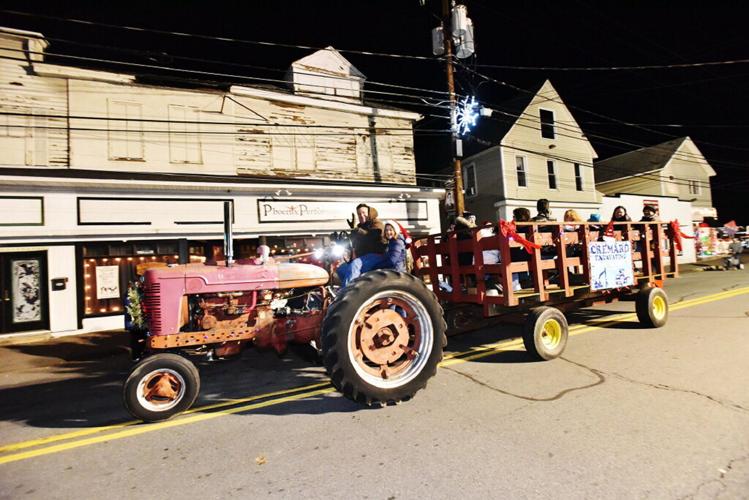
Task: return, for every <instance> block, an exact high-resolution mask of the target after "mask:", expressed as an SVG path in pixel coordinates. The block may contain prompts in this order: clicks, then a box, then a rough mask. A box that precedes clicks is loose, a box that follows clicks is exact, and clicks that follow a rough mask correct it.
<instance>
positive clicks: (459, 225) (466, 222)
mask: <svg viewBox="0 0 749 500" xmlns="http://www.w3.org/2000/svg"><path fill="white" fill-rule="evenodd" d="M475 227H476V216H475V215H473V214H472V213H471V212H463V215H462V217H456V218H455V233H456V234H457V238H458V240H461V241H462V240H470V239H471V238H473V234H472V233H471V229H473V228H475ZM458 263H459V264H460V265H461V266H470V265H471V264H473V252H459V253H458Z"/></svg>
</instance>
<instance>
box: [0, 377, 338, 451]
mask: <svg viewBox="0 0 749 500" xmlns="http://www.w3.org/2000/svg"><path fill="white" fill-rule="evenodd" d="M327 386H330V382H320V383H317V384H310V385H303V386H299V387H292V388H291V389H284V390H281V391H274V392H267V393H265V394H258V395H255V396H248V397H246V398H240V399H230V400H228V401H222V402H221V403H214V404H210V405H206V406H200V407H195V408H191V409H189V410H187V411H184V412H182V413H181V414H182V415H189V414H191V413H198V412H203V411H206V410H213V409H215V408H224V407H226V406H234V405H237V404H242V403H248V402H250V401H257V400H259V399H265V398H272V397H275V396H283V395H285V394H291V393H294V392H299V391H306V390H311V389H315V388H320V387H327ZM139 423H141V421H140V420H130V421H128V422H121V423H119V424H112V425H104V426H99V427H91V428H89V429H82V430H79V431H73V432H66V433H64V434H55V435H54V436H47V437H43V438H39V439H32V440H29V441H23V442H20V443H13V444H8V445H5V446H0V453H7V452H9V451H16V450H22V449H24V448H32V447H34V446H40V445H43V444H49V443H54V442H57V441H65V440H66V439H73V438H77V437H82V436H90V435H91V434H98V433H99V432H105V431H112V430H116V429H122V428H123V427H130V426H132V425H135V424H139Z"/></svg>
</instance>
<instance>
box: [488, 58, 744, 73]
mask: <svg viewBox="0 0 749 500" xmlns="http://www.w3.org/2000/svg"><path fill="white" fill-rule="evenodd" d="M747 63H749V59H729V60H724V61H706V62H695V63H677V64H651V65H639V66H593V67H590V66H587V67H586V66H512V65H506V64H476V65H475V66H476V67H477V68H495V69H511V70H522V71H638V70H651V69H684V68H702V67H706V66H729V65H736V64H747Z"/></svg>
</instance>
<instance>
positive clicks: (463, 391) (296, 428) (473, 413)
mask: <svg viewBox="0 0 749 500" xmlns="http://www.w3.org/2000/svg"><path fill="white" fill-rule="evenodd" d="M666 291H667V292H668V294H669V298H670V301H671V307H672V310H671V313H670V318H669V322H668V324H667V325H666V326H665V327H664V328H661V329H655V330H648V329H641V328H640V327H639V324H638V323H636V320H635V319H634V318H632V316H631V315H624V316H622V315H621V314H620V313H621V312H631V311H632V310H633V304H632V303H617V304H611V305H607V306H603V307H597V308H594V309H591V310H587V311H584V312H583V313H582V314H579V315H577V316H575V317H574V318H571V319H570V324H571V325H574V327H573V330H571V337H570V339H569V343H568V345H567V349H566V351H565V353H564V354H563V356H562V357H561V358H559V359H556V360H553V361H549V362H531V361H530V360H529V359H528V357H527V356H526V354H525V351H524V350H523V347H522V343H520V344H519V345H518V343H517V342H513V341H512V340H508V339H511V338H512V337H513V336H514V335H517V334H518V331H519V329H518V328H517V327H514V326H502V327H495V328H492V329H487V330H483V331H480V332H475V333H472V334H467V335H463V336H460V337H453V338H451V339H450V342H449V345H448V348H447V349H448V352H447V356H448V358H449V359H447V360H446V361H445V362H443V366H442V368H441V369H440V370H439V371H438V374H437V376H436V377H435V378H434V379H433V380H432V381H430V383H429V386H428V387H427V389H426V390H425V391H422V392H420V393H419V394H418V395H417V397H416V398H415V399H414V400H412V401H410V402H408V403H404V404H401V405H398V406H393V407H386V408H381V409H365V408H362V407H360V406H358V405H356V404H354V403H352V402H350V401H348V400H346V399H344V398H343V397H341V396H339V395H338V394H337V393H335V392H333V391H332V389H331V388H330V386H329V385H328V384H327V383H326V378H325V375H324V371H323V370H322V369H321V368H320V367H319V366H315V365H314V364H312V363H310V362H308V361H305V360H304V359H302V357H300V356H299V355H296V354H291V355H289V356H287V357H284V358H279V357H277V356H275V355H274V354H272V353H262V354H260V353H255V352H253V351H248V352H246V353H245V354H244V355H243V356H242V357H241V358H240V359H238V360H235V361H230V362H223V363H218V364H210V365H203V366H201V367H200V370H201V376H202V380H203V387H202V391H201V396H200V399H199V400H198V402H197V404H196V410H195V411H194V412H192V413H190V414H188V415H184V416H181V417H179V418H177V419H174V420H171V421H168V422H166V423H159V424H139V423H135V422H132V421H130V420H129V419H128V417H127V415H126V413H125V412H124V410H123V409H122V406H121V403H120V390H121V382H122V380H123V378H124V377H125V375H126V373H127V370H128V367H129V362H128V359H127V356H126V352H125V349H124V347H123V346H122V345H121V343H118V341H115V342H114V343H111V339H109V340H106V339H105V338H103V337H102V338H98V337H92V338H91V339H90V341H89V342H90V343H91V345H86V344H85V343H82V344H81V343H74V342H72V341H71V342H70V344H69V345H66V346H65V349H63V350H61V349H60V347H59V346H58V347H57V350H53V349H52V348H51V347H50V346H48V345H45V344H40V345H36V344H34V345H29V346H10V347H5V348H2V349H0V363H1V365H0V372H1V373H0V384H1V385H0V402H1V403H0V498H40V499H50V498H109V497H116V498H149V499H150V498H227V497H239V498H256V497H261V496H262V497H266V496H267V497H277V498H323V497H324V498H371V499H394V498H459V497H466V498H596V499H597V498H669V499H671V498H674V499H677V498H698V499H701V498H725V499H735V498H749V370H747V367H748V366H749V361H747V360H748V359H749V341H748V340H749V337H748V335H749V272H748V271H733V272H702V273H694V274H691V275H686V276H684V277H683V278H681V279H679V280H673V281H671V282H669V283H668V285H667V288H666ZM612 319H614V320H616V321H613V322H611V321H610V320H612ZM107 342H109V343H107ZM99 343H100V344H101V345H98V344H99ZM487 345H488V347H487ZM482 346H483V347H482ZM61 352H64V354H60V353H61ZM92 352H95V353H96V355H93V354H92ZM299 387H304V388H303V389H299ZM208 405H218V406H216V407H213V408H206V406H208Z"/></svg>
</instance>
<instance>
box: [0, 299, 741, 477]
mask: <svg viewBox="0 0 749 500" xmlns="http://www.w3.org/2000/svg"><path fill="white" fill-rule="evenodd" d="M747 293H749V287H744V288H737V289H735V290H729V291H725V292H720V293H716V294H711V295H706V296H704V297H698V298H695V299H691V300H687V301H683V302H679V303H676V304H673V305H671V306H670V310H671V311H678V310H680V309H686V308H688V307H694V306H698V305H702V304H707V303H710V302H715V301H717V300H724V299H728V298H731V297H736V296H739V295H743V294H747ZM636 319H637V315H636V314H634V313H625V314H618V315H615V316H609V317H607V318H605V319H600V320H594V321H592V322H589V323H588V324H585V325H575V326H572V327H570V329H569V334H570V335H579V334H582V333H587V332H591V331H594V330H598V329H601V328H606V327H607V326H610V325H613V324H616V323H620V322H625V321H633V320H636ZM522 345H523V341H522V340H521V339H511V340H504V341H501V342H496V343H492V344H484V345H481V346H477V347H474V348H472V349H470V350H468V351H463V352H459V353H451V354H448V355H446V356H445V358H444V360H443V361H442V363H440V366H451V365H455V364H459V363H465V362H467V361H471V360H474V359H479V358H484V357H487V356H491V355H494V354H497V353H498V352H502V351H508V350H511V349H513V348H515V347H519V346H522ZM333 391H335V389H334V388H333V386H332V385H331V384H330V382H318V383H314V384H309V385H303V386H299V387H293V388H291V389H285V390H281V391H275V392H268V393H265V394H258V395H255V396H249V397H246V398H240V399H231V400H228V401H223V402H220V403H214V404H210V405H206V406H201V407H198V408H193V409H190V410H188V411H186V412H184V413H183V414H182V415H180V416H179V417H177V418H175V419H173V420H168V421H165V422H158V423H153V424H141V422H140V421H138V420H132V421H128V422H122V423H119V424H113V425H105V426H100V427H92V428H89V429H81V430H79V431H73V432H66V433H63V434H56V435H52V436H47V437H43V438H39V439H32V440H29V441H23V442H19V443H13V444H8V445H4V446H0V465H1V464H6V463H10V462H17V461H19V460H26V459H29V458H34V457H39V456H43V455H50V454H53V453H59V452H61V451H66V450H72V449H74V448H80V447H83V446H89V445H92V444H96V443H102V442H105V441H114V440H116V439H122V438H126V437H131V436H137V435H139V434H145V433H147V432H154V431H158V430H162V429H168V428H170V427H178V426H182V425H188V424H193V423H197V422H203V421H206V420H211V419H215V418H218V417H223V416H225V415H232V414H234V413H242V412H247V411H252V410H257V409H260V408H265V407H268V406H275V405H279V404H284V403H289V402H292V401H297V400H300V399H307V398H311V397H315V396H322V395H325V394H328V393H331V392H333ZM138 424H141V425H138ZM30 448H32V449H30ZM22 450H25V451H22Z"/></svg>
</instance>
